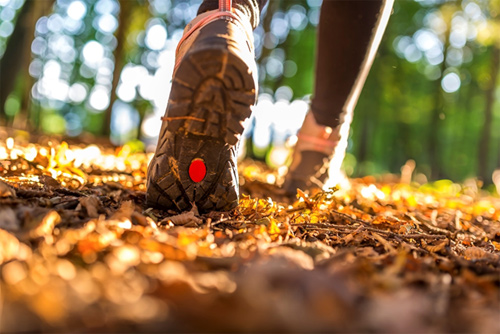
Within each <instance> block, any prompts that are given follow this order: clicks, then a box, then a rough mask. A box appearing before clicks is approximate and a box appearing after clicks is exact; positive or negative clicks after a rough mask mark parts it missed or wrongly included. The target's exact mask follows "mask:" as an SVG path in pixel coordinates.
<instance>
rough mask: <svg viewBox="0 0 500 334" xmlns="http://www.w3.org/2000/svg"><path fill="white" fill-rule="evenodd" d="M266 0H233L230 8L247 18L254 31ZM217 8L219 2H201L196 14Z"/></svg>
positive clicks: (212, 0)
mask: <svg viewBox="0 0 500 334" xmlns="http://www.w3.org/2000/svg"><path fill="white" fill-rule="evenodd" d="M266 3H267V0H234V1H233V3H232V6H233V7H234V8H235V9H237V10H239V11H241V12H242V13H243V14H244V15H245V16H246V17H248V18H249V20H250V24H251V25H252V28H253V29H255V28H257V26H258V25H259V22H260V13H261V12H262V8H264V6H265V5H266ZM218 8H219V0H203V2H202V3H201V5H200V8H199V9H198V14H202V13H205V12H207V11H209V10H214V9H218Z"/></svg>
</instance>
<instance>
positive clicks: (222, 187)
mask: <svg viewBox="0 0 500 334" xmlns="http://www.w3.org/2000/svg"><path fill="white" fill-rule="evenodd" d="M256 97H257V69H256V64H255V57H254V52H253V35H252V27H251V26H250V23H249V22H248V19H246V18H245V17H244V16H243V15H242V14H241V13H239V12H238V11H235V10H234V9H233V10H230V11H224V10H221V9H219V10H218V11H217V10H216V11H210V12H206V13H203V14H200V15H198V16H197V17H196V18H195V19H194V20H193V21H192V22H191V23H190V24H189V25H188V26H187V27H186V29H185V33H184V36H183V38H182V39H181V41H180V42H179V45H178V47H177V52H176V66H175V69H174V74H173V78H172V89H171V93H170V99H169V101H168V106H167V110H166V112H165V116H164V117H163V118H162V119H163V124H162V127H161V130H160V135H159V138H158V146H157V148H156V152H155V155H154V157H153V159H152V161H151V163H150V165H149V167H148V179H147V194H146V201H147V204H148V205H150V206H155V207H159V208H162V209H173V210H176V211H184V210H188V209H190V208H191V207H192V206H193V205H194V204H195V205H196V206H197V208H198V209H199V210H200V211H210V210H218V211H227V210H230V209H233V208H234V207H236V206H237V205H238V199H239V181H238V171H237V166H236V157H237V150H238V143H239V139H240V136H241V134H242V132H243V125H242V123H243V121H244V120H245V119H246V118H248V117H249V116H250V114H251V108H250V107H251V106H252V105H253V104H255V100H256Z"/></svg>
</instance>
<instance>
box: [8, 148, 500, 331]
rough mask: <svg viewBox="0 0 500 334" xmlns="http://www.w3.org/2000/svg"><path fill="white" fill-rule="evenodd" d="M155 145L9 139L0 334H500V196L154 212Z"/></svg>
mask: <svg viewBox="0 0 500 334" xmlns="http://www.w3.org/2000/svg"><path fill="white" fill-rule="evenodd" d="M148 158H149V157H148V156H147V155H145V154H134V153H131V150H130V147H128V146H125V147H123V148H120V149H114V150H113V149H104V148H99V147H97V146H95V145H91V146H68V145H67V144H66V143H64V142H63V143H57V142H52V143H49V144H46V145H35V144H29V143H24V144H21V143H17V142H16V143H14V141H13V140H11V139H8V140H7V141H5V140H3V141H2V143H1V144H0V176H1V177H0V275H1V276H0V277H1V279H0V332H20V331H22V332H32V331H36V332H106V331H112V332H139V331H143V332H165V331H174V332H179V331H180V332H186V331H189V332H191V331H194V332H200V331H210V332H220V331H225V332H227V331H231V332H241V331H248V332H263V331H266V332H276V331H288V332H318V331H323V332H324V331H328V332H375V333H387V332H411V333H428V332H481V333H499V332H500V222H499V220H500V199H499V198H498V197H494V196H491V195H488V194H486V193H483V192H482V191H481V190H478V189H477V188H475V187H474V186H467V187H466V186H463V185H458V184H454V183H452V182H449V181H439V182H436V183H433V184H429V185H422V186H419V185H416V184H405V183H401V182H399V180H398V179H395V178H394V177H393V178H392V181H391V180H389V179H388V180H385V181H380V180H375V179H374V178H364V179H353V180H350V185H349V186H345V187H342V188H340V189H332V190H331V191H328V192H320V193H317V194H315V195H311V196H308V195H306V194H304V193H302V192H300V191H299V192H298V195H297V197H296V198H292V199H290V198H287V197H285V196H283V195H282V194H281V193H280V190H279V188H278V187H277V186H276V185H274V184H275V183H279V181H280V175H279V174H278V173H276V172H273V171H270V170H267V169H266V168H265V167H264V166H262V165H259V164H257V163H253V162H248V161H245V162H243V163H241V164H240V178H241V183H242V192H243V194H244V195H243V196H242V198H241V201H240V206H239V207H238V208H237V209H235V210H233V211H231V212H225V213H221V212H211V213H208V214H199V213H198V212H197V211H196V210H192V211H190V212H187V213H183V214H178V213H176V212H164V211H160V210H157V209H151V208H147V207H146V206H145V204H144V203H145V171H146V165H147V162H148Z"/></svg>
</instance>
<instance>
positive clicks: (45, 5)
mask: <svg viewBox="0 0 500 334" xmlns="http://www.w3.org/2000/svg"><path fill="white" fill-rule="evenodd" d="M33 2H34V4H33V7H32V9H31V11H30V15H29V17H28V20H27V22H26V27H27V29H28V32H29V33H30V34H28V35H26V36H27V37H29V38H25V39H24V41H23V42H22V43H23V50H22V52H23V63H22V68H21V72H22V78H23V89H22V95H21V105H20V108H19V113H18V114H17V115H16V117H15V119H13V120H12V123H13V127H14V128H16V129H23V130H33V129H34V126H33V124H32V123H31V124H30V122H29V121H28V119H29V108H30V106H31V88H32V87H33V83H34V79H33V77H32V76H31V75H30V73H29V66H30V63H31V59H32V58H31V43H32V42H33V38H34V33H35V27H36V22H37V21H38V19H39V18H40V17H42V16H45V15H48V14H49V13H50V11H51V9H52V6H53V4H54V1H53V0H50V1H33ZM30 128H31V129H30Z"/></svg>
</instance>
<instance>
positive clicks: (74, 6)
mask: <svg viewBox="0 0 500 334" xmlns="http://www.w3.org/2000/svg"><path fill="white" fill-rule="evenodd" d="M67 13H68V16H69V17H70V18H72V19H73V20H75V21H78V20H81V19H82V18H83V17H84V16H85V14H87V6H86V5H85V3H84V2H82V1H73V2H72V3H70V4H69V6H68V9H67Z"/></svg>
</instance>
